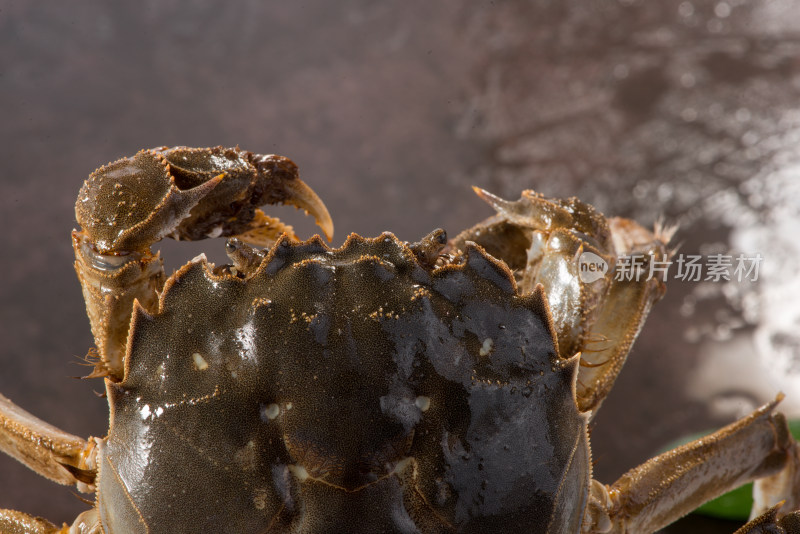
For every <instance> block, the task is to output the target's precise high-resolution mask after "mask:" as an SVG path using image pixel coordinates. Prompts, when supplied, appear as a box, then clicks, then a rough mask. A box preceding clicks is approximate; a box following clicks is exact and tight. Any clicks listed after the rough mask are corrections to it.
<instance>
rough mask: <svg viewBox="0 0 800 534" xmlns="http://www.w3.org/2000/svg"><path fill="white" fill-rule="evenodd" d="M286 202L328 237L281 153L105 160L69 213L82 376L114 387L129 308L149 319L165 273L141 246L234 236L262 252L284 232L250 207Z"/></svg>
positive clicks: (216, 151)
mask: <svg viewBox="0 0 800 534" xmlns="http://www.w3.org/2000/svg"><path fill="white" fill-rule="evenodd" d="M282 203H285V204H291V205H294V206H295V207H297V208H300V209H303V210H305V211H306V212H307V213H309V214H311V215H313V216H314V217H315V219H316V221H317V224H319V226H320V227H321V228H322V230H323V232H324V233H325V235H326V237H327V238H328V239H329V240H330V239H331V236H332V234H333V223H332V222H331V218H330V215H329V214H328V210H327V209H326V208H325V205H324V204H323V203H322V201H321V200H320V199H319V197H317V195H316V194H315V193H314V191H312V190H311V188H310V187H308V186H307V185H306V184H305V183H303V182H302V181H301V180H300V179H299V178H298V173H297V166H296V165H295V164H294V163H293V162H292V161H291V160H289V159H287V158H284V157H281V156H274V155H268V156H262V155H258V154H253V153H250V152H246V151H243V150H240V149H238V148H228V149H226V148H221V147H216V148H209V149H193V148H186V147H175V148H166V147H160V148H156V149H151V150H143V151H141V152H139V153H138V154H136V155H135V156H133V157H131V158H123V159H121V160H118V161H115V162H113V163H110V164H108V165H106V166H104V167H101V168H100V169H98V170H96V171H95V172H94V173H92V175H91V176H90V177H89V179H88V180H86V183H85V184H84V186H83V188H82V189H81V192H80V194H79V196H78V201H77V203H76V205H75V214H76V218H77V220H78V223H79V224H80V225H81V228H82V230H81V231H76V232H73V248H74V250H75V259H76V261H75V270H76V271H77V274H78V278H79V280H80V282H81V286H82V288H83V295H84V299H85V300H86V308H87V312H88V315H89V319H90V322H91V325H92V333H93V335H94V338H95V343H96V345H97V349H98V353H99V357H100V361H99V362H98V363H97V365H96V367H95V371H94V372H93V373H92V375H90V376H109V377H111V378H112V379H113V380H122V378H123V376H124V361H123V357H124V354H125V350H126V346H127V340H128V328H129V324H130V319H131V313H132V311H133V309H134V302H135V301H136V302H138V303H139V305H140V306H142V307H143V308H144V309H145V310H147V311H148V312H150V313H155V312H156V311H157V307H158V295H159V293H160V291H161V290H162V288H163V286H164V281H165V276H164V269H163V264H162V261H161V259H160V258H159V256H158V254H157V253H156V254H153V253H152V252H151V251H150V246H151V245H152V244H153V243H155V242H156V241H158V240H159V239H161V238H163V237H172V238H174V239H180V240H197V239H204V238H206V237H218V236H226V237H227V236H239V238H240V239H242V240H243V241H247V242H250V243H254V244H258V245H262V246H266V245H270V244H271V243H273V242H274V241H275V240H277V239H278V238H279V237H280V236H281V235H283V234H284V233H286V234H288V235H289V236H290V237H292V238H294V233H293V232H292V229H291V227H289V226H286V225H284V224H283V223H281V222H280V221H279V220H278V219H275V218H271V217H268V216H267V215H265V214H264V213H263V212H262V211H261V210H260V209H257V207H258V206H261V205H263V204H282Z"/></svg>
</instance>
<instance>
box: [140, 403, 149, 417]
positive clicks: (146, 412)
mask: <svg viewBox="0 0 800 534" xmlns="http://www.w3.org/2000/svg"><path fill="white" fill-rule="evenodd" d="M139 415H141V416H142V419H147V418H148V417H150V405H149V404H145V405H144V406H142V409H141V410H139Z"/></svg>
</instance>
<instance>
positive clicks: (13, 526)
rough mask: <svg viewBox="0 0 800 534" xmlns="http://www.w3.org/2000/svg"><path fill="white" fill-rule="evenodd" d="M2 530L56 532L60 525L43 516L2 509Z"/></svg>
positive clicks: (23, 533) (6, 533) (12, 532)
mask: <svg viewBox="0 0 800 534" xmlns="http://www.w3.org/2000/svg"><path fill="white" fill-rule="evenodd" d="M0 532H3V533H4V534H55V533H57V532H59V529H58V527H56V526H55V525H54V524H52V523H51V522H50V521H48V520H46V519H42V518H41V517H33V516H31V515H28V514H24V513H22V512H17V511H15V510H0Z"/></svg>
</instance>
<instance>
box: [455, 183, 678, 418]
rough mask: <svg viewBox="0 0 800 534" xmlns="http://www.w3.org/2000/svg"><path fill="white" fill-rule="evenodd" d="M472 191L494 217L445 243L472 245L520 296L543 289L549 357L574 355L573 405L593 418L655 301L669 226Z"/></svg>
mask: <svg viewBox="0 0 800 534" xmlns="http://www.w3.org/2000/svg"><path fill="white" fill-rule="evenodd" d="M474 190H475V193H477V195H478V196H479V197H480V198H481V199H483V200H484V201H485V202H487V203H488V204H489V205H490V206H491V207H492V208H494V210H495V211H496V214H495V215H494V216H493V217H491V218H489V219H487V220H486V221H484V222H482V223H479V224H478V225H477V226H475V227H473V228H471V229H469V230H467V231H465V232H463V233H461V234H460V235H459V236H457V237H456V238H455V239H454V240H453V242H452V245H451V246H452V247H454V248H455V249H457V250H463V249H464V247H465V246H466V243H467V242H468V241H473V242H475V243H477V244H479V245H481V246H482V247H483V248H484V249H485V250H486V251H487V252H488V253H489V254H491V255H493V256H494V257H496V258H499V259H501V260H503V261H504V262H505V263H506V264H507V265H508V266H509V267H510V268H511V269H512V271H513V272H514V274H515V277H516V281H517V287H518V290H519V291H520V292H521V293H530V292H532V291H534V290H535V289H536V288H537V287H539V286H541V287H542V288H543V290H544V293H545V294H546V295H547V300H548V303H549V310H550V314H551V316H552V320H553V326H554V328H555V331H556V336H557V338H558V349H559V354H560V355H561V357H562V358H564V359H568V358H570V357H572V356H573V355H575V354H578V353H580V354H581V368H580V371H579V374H578V384H577V385H578V387H577V395H576V396H577V399H576V401H577V403H578V406H579V408H580V409H581V411H584V412H587V411H592V412H593V413H594V412H596V410H597V408H598V407H599V405H600V403H601V402H602V400H603V398H604V397H605V395H606V394H607V393H608V391H609V390H610V389H611V386H612V384H613V382H614V380H615V379H616V376H617V374H618V373H619V371H620V369H621V368H622V364H623V363H624V362H625V358H626V357H627V354H628V352H629V350H630V348H631V345H632V343H633V341H634V339H635V338H636V336H637V335H638V333H639V329H640V328H641V325H642V323H643V322H644V320H645V318H646V317H647V314H648V313H649V311H650V308H651V307H652V305H653V303H654V302H655V301H656V300H658V299H659V298H660V297H661V296H662V295H663V294H664V290H665V284H664V279H665V278H666V271H665V268H666V267H668V265H669V263H670V262H669V256H670V252H669V250H668V248H667V243H668V242H669V240H670V237H671V235H672V232H673V231H674V229H666V228H661V227H657V228H656V230H655V231H654V232H650V231H649V230H647V229H645V228H643V227H641V226H639V225H638V224H636V223H635V222H633V221H631V220H629V219H623V218H618V217H612V218H606V217H605V216H604V215H603V214H602V213H600V212H599V211H597V210H596V209H595V208H593V207H592V206H590V205H589V204H586V203H584V202H581V201H580V200H578V199H576V198H570V199H566V200H561V199H548V198H545V197H543V196H542V195H540V194H538V193H535V192H534V191H530V190H528V191H523V193H522V196H521V198H519V200H514V201H509V200H504V199H502V198H500V197H498V196H495V195H493V194H491V193H489V192H488V191H485V190H483V189H480V188H478V187H475V188H474ZM618 266H619V267H626V270H623V269H622V268H620V269H618V270H617V269H615V268H616V267H618Z"/></svg>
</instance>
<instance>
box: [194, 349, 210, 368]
mask: <svg viewBox="0 0 800 534" xmlns="http://www.w3.org/2000/svg"><path fill="white" fill-rule="evenodd" d="M192 360H194V366H195V367H196V368H197V370H198V371H205V370H206V369H208V362H207V361H206V360H205V359H204V358H203V357H202V356H200V353H199V352H195V353H194V354H192Z"/></svg>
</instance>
